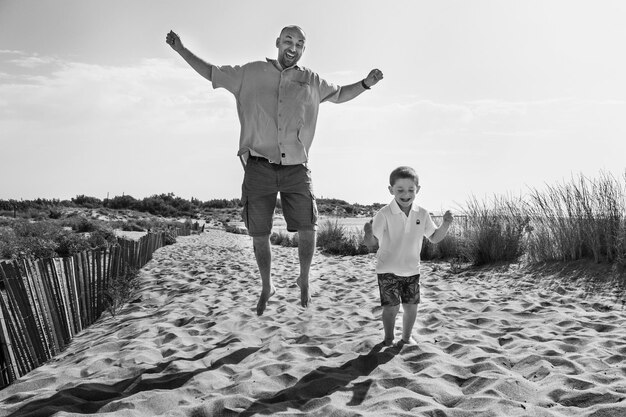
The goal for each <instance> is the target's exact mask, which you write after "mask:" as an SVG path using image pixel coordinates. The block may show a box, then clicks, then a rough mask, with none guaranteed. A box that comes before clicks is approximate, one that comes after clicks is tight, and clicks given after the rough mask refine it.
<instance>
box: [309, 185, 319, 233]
mask: <svg viewBox="0 0 626 417" xmlns="http://www.w3.org/2000/svg"><path fill="white" fill-rule="evenodd" d="M310 194H311V224H312V225H313V226H317V217H318V212H317V201H316V200H315V195H314V194H313V193H312V192H311V193H310Z"/></svg>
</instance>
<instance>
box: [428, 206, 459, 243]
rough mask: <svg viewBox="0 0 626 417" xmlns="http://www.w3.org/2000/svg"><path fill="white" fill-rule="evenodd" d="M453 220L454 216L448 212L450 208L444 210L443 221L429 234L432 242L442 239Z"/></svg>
mask: <svg viewBox="0 0 626 417" xmlns="http://www.w3.org/2000/svg"><path fill="white" fill-rule="evenodd" d="M453 220H454V216H452V213H450V210H448V211H446V212H445V213H444V215H443V223H441V226H439V227H438V228H437V230H435V232H434V233H433V234H432V235H431V236H430V238H429V240H430V241H431V242H433V243H439V242H441V241H442V240H443V238H444V237H446V235H447V234H448V229H449V228H450V225H451V224H452V221H453Z"/></svg>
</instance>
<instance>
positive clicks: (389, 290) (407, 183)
mask: <svg viewBox="0 0 626 417" xmlns="http://www.w3.org/2000/svg"><path fill="white" fill-rule="evenodd" d="M389 184H390V185H389V192H390V193H391V194H392V195H393V197H394V198H393V200H392V201H391V203H389V204H388V205H386V206H385V207H383V208H382V209H380V211H378V213H376V215H375V216H374V219H373V220H372V221H370V222H369V223H366V224H365V226H364V231H365V244H366V245H367V246H368V248H370V250H374V249H376V247H377V246H378V251H377V252H376V258H377V263H376V274H377V275H378V287H379V289H380V303H381V305H382V306H383V317H382V319H383V327H384V329H385V340H384V344H385V346H391V345H392V344H393V339H394V327H395V322H396V316H397V314H398V311H399V310H400V302H402V308H403V309H404V316H403V319H402V339H401V340H400V342H398V346H399V347H402V346H404V345H405V344H407V343H411V342H414V340H412V338H411V331H412V330H413V324H414V323H415V319H416V317H417V304H418V303H419V301H420V285H419V278H420V251H421V249H422V240H423V238H424V236H426V237H427V238H428V239H429V240H430V241H431V242H433V243H438V242H440V241H441V240H442V239H443V238H444V237H445V236H446V234H447V233H448V228H449V227H450V224H451V223H452V220H453V216H452V213H450V211H449V210H448V211H446V213H445V214H444V215H443V223H442V224H441V226H439V227H437V226H436V225H435V223H433V221H432V219H431V218H430V214H429V213H428V212H427V211H426V210H425V209H423V208H422V207H419V206H418V205H417V204H415V196H416V195H417V193H418V191H419V189H420V186H419V178H418V176H417V173H416V172H415V170H414V169H413V168H411V167H406V166H402V167H399V168H396V169H394V170H393V171H392V172H391V175H390V176H389Z"/></svg>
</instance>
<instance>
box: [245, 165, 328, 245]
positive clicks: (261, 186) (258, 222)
mask: <svg viewBox="0 0 626 417" xmlns="http://www.w3.org/2000/svg"><path fill="white" fill-rule="evenodd" d="M241 188H242V192H241V201H242V203H243V211H242V217H243V221H244V223H245V225H246V228H247V229H248V234H249V235H250V236H253V237H254V236H265V235H269V234H270V233H271V232H272V220H273V217H274V209H275V207H276V197H277V194H278V193H279V192H280V202H281V206H282V209H283V215H284V216H285V221H286V223H287V230H288V231H290V232H297V231H298V230H316V228H317V204H316V203H315V197H314V195H313V184H312V182H311V171H310V170H309V169H308V168H307V167H306V166H305V165H302V164H300V165H277V164H271V163H270V162H269V161H268V160H266V159H263V158H255V157H250V158H249V159H248V162H247V164H246V167H245V175H244V179H243V186H242V187H241Z"/></svg>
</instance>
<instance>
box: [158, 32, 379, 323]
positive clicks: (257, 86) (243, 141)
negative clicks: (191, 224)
mask: <svg viewBox="0 0 626 417" xmlns="http://www.w3.org/2000/svg"><path fill="white" fill-rule="evenodd" d="M166 42H167V43H168V44H169V45H170V46H171V47H172V48H173V49H174V50H175V51H176V52H178V53H179V54H180V55H181V56H182V57H183V59H184V60H185V61H186V62H187V63H188V64H189V65H190V66H191V67H192V68H193V69H194V70H196V71H197V72H198V73H199V74H200V75H202V76H203V77H204V78H206V79H207V80H209V81H211V82H212V83H213V87H214V88H219V87H222V88H225V89H227V90H228V91H230V92H231V93H232V94H233V95H234V96H235V98H236V101H237V112H238V115H239V120H240V123H241V134H240V137H239V152H238V155H239V157H240V158H241V161H242V163H243V165H244V170H245V174H244V181H243V186H242V203H243V205H244V208H243V213H242V215H243V220H244V222H245V224H246V227H247V229H248V234H249V235H250V236H252V241H253V247H254V255H255V258H256V261H257V265H258V267H259V272H260V274H261V281H262V286H263V287H262V290H261V295H260V297H259V301H258V304H257V314H258V315H262V314H263V312H264V311H265V307H266V305H267V301H268V300H269V298H270V297H271V296H272V295H274V293H275V292H276V290H275V288H274V285H273V283H272V278H271V274H270V271H271V262H272V253H271V248H270V240H269V237H270V233H271V230H272V217H273V213H274V208H275V206H276V198H277V193H278V192H280V197H281V203H282V208H283V214H284V216H285V220H286V222H287V230H289V231H292V232H293V231H297V232H298V238H299V239H298V256H299V259H300V276H299V277H298V279H297V280H296V283H297V284H298V286H299V287H300V301H301V304H302V306H303V307H307V306H308V305H309V303H310V301H311V297H310V295H309V269H310V267H311V261H312V260H313V253H314V252H315V240H316V233H315V231H316V227H317V206H316V204H315V197H314V195H313V188H312V183H311V174H310V171H309V169H308V168H307V165H306V164H307V162H308V159H309V157H308V153H309V149H310V147H311V143H312V141H313V136H314V134H315V125H316V122H317V114H318V108H319V104H320V103H321V102H324V101H330V102H333V103H343V102H346V101H349V100H352V99H353V98H355V97H356V96H358V95H360V94H361V93H363V92H364V91H365V90H369V89H370V87H372V86H373V85H375V84H376V83H378V81H380V80H381V79H382V78H383V74H382V72H381V71H380V70H378V69H373V70H372V71H370V73H369V74H368V75H367V77H366V78H364V79H363V80H360V81H358V82H356V83H354V84H350V85H345V86H336V85H333V84H330V83H328V82H326V81H325V80H323V79H321V78H320V77H319V75H317V74H316V73H314V72H312V71H311V70H309V69H307V68H303V67H300V66H298V65H297V64H298V61H299V60H300V58H301V57H302V54H303V52H304V49H305V42H306V36H305V34H304V32H303V31H302V29H300V28H299V27H298V26H287V27H285V28H283V30H282V31H281V32H280V35H279V37H278V38H277V39H276V48H277V49H278V58H277V59H276V60H273V59H266V60H265V61H256V62H250V63H248V64H245V65H242V66H234V67H232V66H216V65H213V64H210V63H208V62H205V61H203V60H202V59H200V58H198V57H197V56H195V55H194V54H193V53H192V52H191V51H189V50H188V49H187V48H185V47H184V46H183V44H182V42H181V40H180V37H179V36H178V35H176V34H175V33H174V32H172V31H170V32H169V33H168V34H167V37H166Z"/></svg>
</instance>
